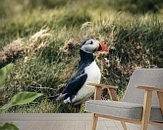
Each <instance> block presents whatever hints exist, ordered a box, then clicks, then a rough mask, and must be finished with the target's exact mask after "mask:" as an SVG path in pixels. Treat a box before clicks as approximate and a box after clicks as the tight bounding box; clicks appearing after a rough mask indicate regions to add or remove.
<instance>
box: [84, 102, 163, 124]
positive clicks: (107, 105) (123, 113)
mask: <svg viewBox="0 0 163 130" xmlns="http://www.w3.org/2000/svg"><path fill="white" fill-rule="evenodd" d="M86 110H87V111H88V112H93V113H98V114H103V115H108V116H113V117H120V118H125V119H129V120H141V118H142V111H143V105H141V104H136V103H128V102H118V101H104V100H90V101H87V102H86ZM150 120H151V121H155V122H163V115H162V114H161V111H160V108H158V107H152V111H151V119H150Z"/></svg>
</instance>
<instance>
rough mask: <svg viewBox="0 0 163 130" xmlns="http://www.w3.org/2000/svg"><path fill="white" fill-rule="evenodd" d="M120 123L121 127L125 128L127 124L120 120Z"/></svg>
mask: <svg viewBox="0 0 163 130" xmlns="http://www.w3.org/2000/svg"><path fill="white" fill-rule="evenodd" d="M121 124H122V127H123V129H124V130H127V126H126V124H125V122H123V121H121Z"/></svg>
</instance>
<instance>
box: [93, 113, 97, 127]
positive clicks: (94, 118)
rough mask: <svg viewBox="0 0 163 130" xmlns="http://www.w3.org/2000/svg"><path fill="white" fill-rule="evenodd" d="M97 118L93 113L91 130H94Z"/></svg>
mask: <svg viewBox="0 0 163 130" xmlns="http://www.w3.org/2000/svg"><path fill="white" fill-rule="evenodd" d="M97 120H98V117H97V116H96V115H95V113H93V122H92V130H96V126H97Z"/></svg>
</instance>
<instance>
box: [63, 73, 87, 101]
mask: <svg viewBox="0 0 163 130" xmlns="http://www.w3.org/2000/svg"><path fill="white" fill-rule="evenodd" d="M87 77H88V76H87V74H86V73H84V72H83V73H78V74H76V75H75V76H73V77H72V78H71V79H70V80H69V81H68V83H67V85H66V87H65V89H64V90H63V92H62V94H66V96H65V97H64V99H66V98H67V97H71V96H73V95H75V94H76V93H77V92H78V91H79V89H80V88H81V87H82V86H83V85H84V83H85V81H86V79H87Z"/></svg>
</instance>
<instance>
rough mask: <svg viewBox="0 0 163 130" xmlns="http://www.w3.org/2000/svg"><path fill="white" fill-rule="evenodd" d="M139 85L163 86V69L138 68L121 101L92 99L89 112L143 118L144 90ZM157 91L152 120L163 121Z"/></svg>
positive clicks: (89, 102)
mask: <svg viewBox="0 0 163 130" xmlns="http://www.w3.org/2000/svg"><path fill="white" fill-rule="evenodd" d="M137 86H151V87H159V88H163V69H138V70H136V71H134V73H133V74H132V76H131V78H130V81H129V84H128V86H127V90H126V93H125V95H124V98H123V100H122V101H121V102H118V101H102V100H90V101H87V102H86V110H87V111H88V112H93V113H98V114H103V115H108V116H114V117H120V118H125V119H131V120H141V119H142V111H143V101H144V91H142V90H138V89H136V87H137ZM156 96H157V95H156V93H155V94H154V95H153V99H152V110H151V117H150V120H151V121H154V122H163V115H162V114H161V109H160V106H159V102H158V98H157V97H156Z"/></svg>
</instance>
